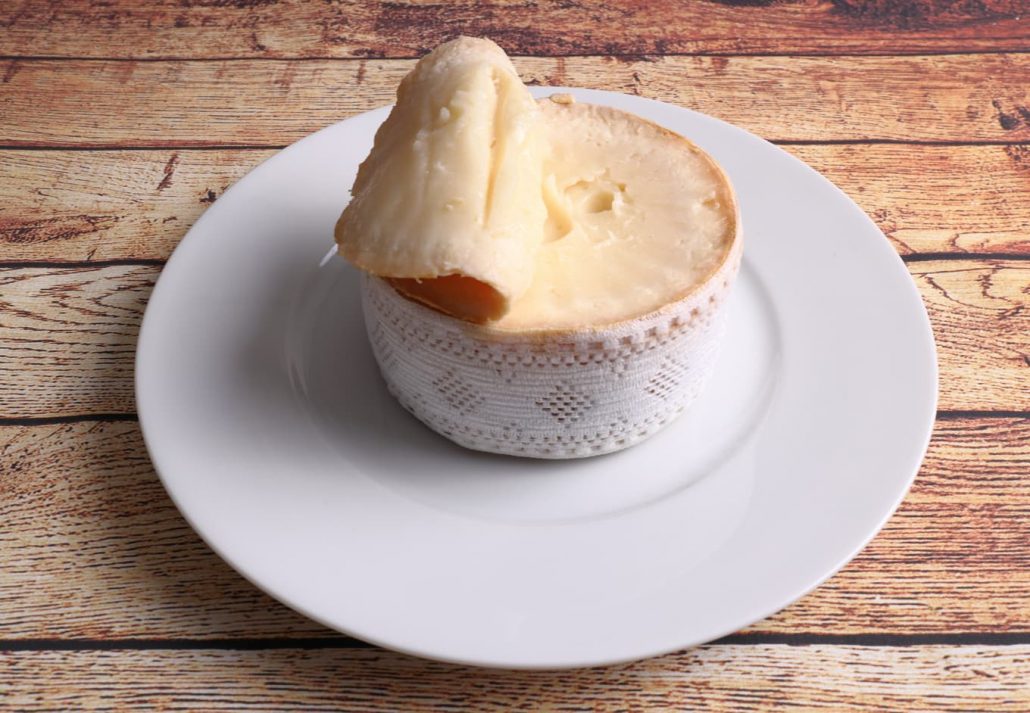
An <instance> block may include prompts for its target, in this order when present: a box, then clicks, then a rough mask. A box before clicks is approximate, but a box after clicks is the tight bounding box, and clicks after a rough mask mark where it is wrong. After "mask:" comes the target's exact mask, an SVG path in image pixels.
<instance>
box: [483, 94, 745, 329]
mask: <svg viewBox="0 0 1030 713" xmlns="http://www.w3.org/2000/svg"><path fill="white" fill-rule="evenodd" d="M540 104H541V110H542V111H541V115H542V117H543V119H544V121H543V125H544V133H545V136H546V140H547V143H548V150H547V152H546V154H545V158H544V169H543V171H544V183H543V193H544V198H545V204H546V206H547V222H546V225H545V235H544V242H543V244H542V246H541V247H540V250H539V251H538V252H537V253H536V255H535V265H534V271H533V282H532V285H531V286H530V287H529V289H528V291H527V292H525V294H523V295H522V296H521V297H519V298H518V299H517V300H515V301H514V303H513V304H512V306H511V309H510V311H508V313H507V314H505V315H504V316H503V317H502V318H501V319H500V320H498V321H496V322H494V323H493V326H495V327H496V328H498V329H502V330H506V331H508V330H539V329H569V328H577V327H593V326H603V325H606V324H611V323H614V322H618V321H621V320H626V319H631V318H633V317H637V316H640V315H643V314H646V313H648V312H651V311H653V310H656V309H659V308H661V307H662V306H664V305H666V304H668V303H670V302H672V301H674V300H677V299H680V298H682V297H683V296H684V295H685V294H686V293H688V292H689V291H690V290H691V289H692V288H694V287H695V286H697V285H698V284H699V283H701V282H702V281H703V280H704V279H705V278H706V277H708V276H710V275H711V274H712V273H713V272H714V271H715V270H716V269H717V268H718V267H719V266H720V264H721V263H722V262H723V260H724V259H725V257H726V255H727V253H728V251H729V249H730V246H731V244H732V243H733V241H734V239H735V235H736V230H737V225H736V222H737V215H736V205H735V202H734V198H733V194H732V190H731V188H730V186H729V183H728V181H727V180H726V178H725V176H724V175H723V173H722V171H721V170H720V169H719V168H718V167H717V166H716V164H715V163H714V162H713V161H712V160H711V158H709V157H708V156H707V154H705V153H704V152H702V151H701V150H700V149H698V148H697V147H696V146H694V145H693V144H691V143H690V142H689V141H687V140H686V139H684V138H683V137H681V136H678V135H676V134H673V133H672V132H670V131H667V130H666V129H663V128H661V127H659V126H657V125H655V124H652V123H650V122H647V121H644V120H643V119H640V118H639V117H637V116H634V115H632V114H628V113H625V112H622V111H619V110H616V109H611V108H607V107H600V106H592V105H589V104H577V103H574V102H570V101H569V100H568V98H564V97H563V98H560V99H558V100H557V101H554V100H542V101H541V102H540Z"/></svg>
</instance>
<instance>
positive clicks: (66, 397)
mask: <svg viewBox="0 0 1030 713" xmlns="http://www.w3.org/2000/svg"><path fill="white" fill-rule="evenodd" d="M909 269H910V271H911V272H912V274H913V276H914V277H915V280H916V285H917V286H918V288H919V290H920V292H921V293H922V295H923V298H924V301H925V302H926V305H927V309H928V310H929V313H930V319H931V321H932V322H933V326H934V333H935V335H936V339H937V349H938V356H939V360H940V374H941V376H940V383H941V388H940V403H939V408H941V409H943V410H972V411H1030V368H1028V357H1030V337H1028V335H1030V310H1028V309H1027V306H1028V304H1030V261H1022V260H945V261H924V262H916V263H911V264H909ZM159 271H160V267H159V266H151V265H143V266H139V265H113V266H102V267H69V268H38V267H32V268H8V269H5V270H0V376H2V377H3V379H4V383H5V384H6V386H5V388H4V389H2V390H0V418H5V417H6V418H32V417H56V416H67V415H81V414H98V413H99V414H104V413H130V412H132V411H133V410H134V404H133V384H132V373H133V358H134V350H135V342H136V334H137V332H138V330H139V323H140V319H141V317H142V312H143V308H144V306H145V303H146V300H147V297H148V296H149V293H150V289H151V287H152V286H153V283H154V281H155V280H156V278H157V275H158V273H159Z"/></svg>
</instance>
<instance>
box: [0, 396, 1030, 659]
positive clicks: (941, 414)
mask: <svg viewBox="0 0 1030 713" xmlns="http://www.w3.org/2000/svg"><path fill="white" fill-rule="evenodd" d="M966 418H968V419H977V418H983V419H987V418H996V419H1006V418H1030V411H963V410H957V409H956V410H945V411H938V412H937V414H936V416H935V419H936V420H938V421H956V420H959V419H966ZM111 421H139V415H138V414H136V413H82V414H71V415H66V416H21V417H7V416H3V417H0V427H3V426H14V427H26V428H31V427H32V426H57V425H61V424H65V423H105V422H111ZM1027 643H1030V641H1028V642H1027ZM0 645H2V644H0Z"/></svg>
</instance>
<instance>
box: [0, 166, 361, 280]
mask: <svg viewBox="0 0 1030 713" xmlns="http://www.w3.org/2000/svg"><path fill="white" fill-rule="evenodd" d="M274 153H275V152H274V151H270V150H253V151H99V152H93V151H0V262H12V261H34V260H35V261H40V260H59V261H73V262H74V261H85V260H118V259H146V260H154V259H161V260H163V259H166V258H167V257H168V255H169V254H170V253H171V251H172V249H173V248H174V247H175V246H176V245H177V244H178V242H179V240H180V239H181V238H182V236H183V235H185V234H186V231H187V230H188V229H189V228H190V226H191V225H193V223H194V221H196V219H197V218H199V217H200V215H201V213H203V212H204V210H205V209H206V208H207V207H208V206H209V205H210V204H211V203H213V202H214V201H215V199H216V198H217V197H218V196H219V195H221V194H222V193H223V192H224V191H225V189H226V188H228V187H229V186H230V185H232V184H233V183H235V182H236V181H237V180H239V179H240V178H241V177H243V175H244V174H246V173H247V172H248V171H250V170H251V169H252V168H254V167H255V166H256V165H257V164H258V163H260V162H261V161H263V160H265V159H266V158H268V157H269V156H271V155H272V154H274ZM345 195H346V187H341V200H342V198H343V197H344V196H345Z"/></svg>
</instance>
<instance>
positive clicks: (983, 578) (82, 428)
mask: <svg viewBox="0 0 1030 713" xmlns="http://www.w3.org/2000/svg"><path fill="white" fill-rule="evenodd" d="M0 471H2V472H3V473H4V477H3V478H0V522H3V523H5V526H4V527H3V528H0V562H3V563H4V576H3V577H0V639H65V638H79V639H83V638H85V639H122V638H136V639H166V638H176V637H179V638H190V639H211V638H215V639H217V638H235V637H242V638H268V637H322V636H332V635H333V634H332V633H331V632H329V631H328V630H326V629H323V628H322V627H321V626H319V625H317V624H315V623H314V622H311V621H308V620H306V619H304V618H303V617H301V616H300V615H298V614H295V613H294V612H292V611H291V610H289V609H287V608H286V607H284V606H282V605H280V604H277V603H276V602H274V601H273V600H272V599H270V598H269V597H267V596H266V595H264V594H262V593H261V592H260V591H258V590H257V589H256V588H255V587H253V586H251V585H250V584H249V583H247V582H246V581H245V580H244V579H243V578H242V577H240V576H238V575H236V574H235V573H234V572H233V571H232V570H231V569H230V568H229V567H228V565H226V564H225V563H223V562H222V561H221V560H220V559H218V557H217V556H216V555H215V554H214V553H213V552H211V551H210V550H209V549H208V548H207V547H206V546H205V545H204V544H203V543H202V542H201V540H200V539H199V538H198V537H197V536H196V535H195V534H194V533H193V531H192V530H191V529H190V528H189V526H188V525H187V524H186V522H185V521H184V520H183V519H182V517H181V516H180V515H179V513H178V511H177V510H176V509H175V507H174V505H173V504H172V502H171V501H170V499H169V498H168V496H167V494H166V493H165V492H164V489H163V488H162V487H161V485H160V482H159V481H158V479H157V477H156V475H155V474H154V472H153V471H152V469H151V466H150V463H149V460H148V458H147V455H146V451H145V449H144V446H143V442H142V438H141V436H140V433H139V427H138V425H137V424H136V423H133V422H93V423H72V424H58V425H47V426H32V427H14V426H7V427H2V428H0ZM1028 510H1030V417H1027V418H1022V419H1014V418H990V419H983V418H978V419H972V418H970V419H958V420H945V421H941V422H939V423H938V424H937V429H936V431H935V433H934V438H933V441H932V443H931V446H930V450H929V453H928V455H927V458H926V462H925V463H924V465H923V468H922V470H921V472H920V475H919V477H918V478H917V479H916V482H915V485H914V486H913V489H912V492H911V493H910V495H909V496H908V498H907V499H906V500H905V502H904V503H903V504H902V506H901V508H900V509H899V511H898V513H897V514H896V515H895V516H894V518H893V519H891V520H890V522H889V523H888V524H887V527H886V529H885V530H884V531H883V532H882V533H881V534H880V535H879V536H878V537H877V538H876V539H875V540H874V541H873V542H872V543H871V544H870V545H869V546H868V547H867V548H866V550H865V551H864V552H863V553H862V554H861V555H860V556H859V557H858V558H857V559H856V560H854V561H853V562H852V563H851V564H849V565H848V566H847V567H845V568H844V569H843V570H842V571H841V572H840V573H839V574H838V575H837V576H835V577H834V578H833V579H831V580H830V581H829V582H828V583H826V584H825V585H823V586H822V587H820V588H819V589H817V590H816V591H815V592H813V593H812V594H810V595H809V596H807V597H805V598H804V599H802V600H801V601H799V602H798V603H796V604H794V605H793V606H791V607H789V608H787V609H786V610H784V611H783V612H781V613H779V614H777V615H776V616H774V617H771V618H770V619H767V620H765V621H761V622H759V623H758V624H756V625H754V626H752V627H750V628H749V629H748V631H750V632H752V633H768V634H783V633H791V634H799V633H800V634H804V633H808V634H828V635H843V634H863V633H879V634H947V633H954V632H964V633H998V632H1013V631H1025V632H1027V634H1028V636H1030V598H1028V597H1027V596H1026V593H1027V591H1030V519H1028V518H1027V517H1026V513H1027V511H1028Z"/></svg>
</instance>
